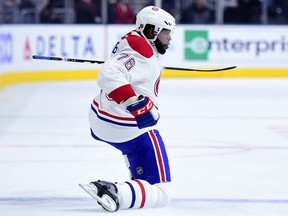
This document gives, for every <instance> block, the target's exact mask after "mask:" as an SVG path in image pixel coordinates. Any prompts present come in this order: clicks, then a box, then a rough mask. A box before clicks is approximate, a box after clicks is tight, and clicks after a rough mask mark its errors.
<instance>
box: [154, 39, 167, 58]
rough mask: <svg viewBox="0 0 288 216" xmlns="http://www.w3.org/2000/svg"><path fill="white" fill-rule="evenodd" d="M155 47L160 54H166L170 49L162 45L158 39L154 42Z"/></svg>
mask: <svg viewBox="0 0 288 216" xmlns="http://www.w3.org/2000/svg"><path fill="white" fill-rule="evenodd" d="M154 44H155V47H156V49H157V51H158V53H160V54H162V55H163V54H165V53H166V50H167V49H168V48H169V47H168V45H167V44H164V43H162V42H161V41H160V40H159V39H158V38H157V39H156V40H155V42H154Z"/></svg>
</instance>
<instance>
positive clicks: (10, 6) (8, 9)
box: [1, 0, 16, 24]
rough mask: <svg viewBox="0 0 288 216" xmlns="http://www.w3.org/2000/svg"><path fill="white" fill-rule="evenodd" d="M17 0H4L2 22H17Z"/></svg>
mask: <svg viewBox="0 0 288 216" xmlns="http://www.w3.org/2000/svg"><path fill="white" fill-rule="evenodd" d="M15 4H16V3H15V2H14V1H12V0H4V1H3V2H2V8H1V9H2V10H3V11H2V14H1V15H2V17H1V22H2V23H7V24H8V23H15V22H16V20H15V14H14V13H15V10H14V8H15Z"/></svg>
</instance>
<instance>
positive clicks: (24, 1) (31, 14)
mask: <svg viewBox="0 0 288 216" xmlns="http://www.w3.org/2000/svg"><path fill="white" fill-rule="evenodd" d="M18 9H19V11H20V15H21V22H22V23H35V21H36V5H35V4H34V2H33V1H32V0H21V1H19V2H18Z"/></svg>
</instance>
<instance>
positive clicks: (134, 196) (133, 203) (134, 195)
mask: <svg viewBox="0 0 288 216" xmlns="http://www.w3.org/2000/svg"><path fill="white" fill-rule="evenodd" d="M125 183H127V184H128V185H129V187H130V189H131V192H132V201H131V205H130V206H129V208H133V207H134V205H135V201H136V193H135V190H134V187H133V185H132V184H131V183H130V182H125Z"/></svg>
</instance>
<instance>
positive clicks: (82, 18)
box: [75, 0, 96, 24]
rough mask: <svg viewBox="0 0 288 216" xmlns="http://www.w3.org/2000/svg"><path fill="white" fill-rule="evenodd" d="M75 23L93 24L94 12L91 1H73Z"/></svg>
mask: <svg viewBox="0 0 288 216" xmlns="http://www.w3.org/2000/svg"><path fill="white" fill-rule="evenodd" d="M75 12H76V18H75V22H76V23H82V24H83V23H95V17H96V14H95V10H94V4H93V1H92V0H75Z"/></svg>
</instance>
